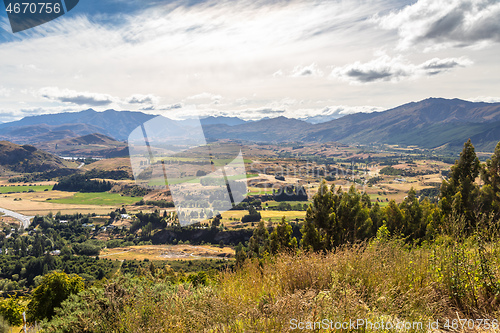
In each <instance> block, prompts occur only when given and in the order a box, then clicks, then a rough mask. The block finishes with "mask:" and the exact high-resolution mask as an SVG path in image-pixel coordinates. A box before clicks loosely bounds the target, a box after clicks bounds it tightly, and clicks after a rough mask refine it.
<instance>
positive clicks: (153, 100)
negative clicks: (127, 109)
mask: <svg viewBox="0 0 500 333" xmlns="http://www.w3.org/2000/svg"><path fill="white" fill-rule="evenodd" d="M159 100H160V98H159V97H158V96H155V95H152V94H148V95H141V94H134V95H132V96H130V97H128V98H127V99H126V102H127V103H129V104H158V102H159Z"/></svg>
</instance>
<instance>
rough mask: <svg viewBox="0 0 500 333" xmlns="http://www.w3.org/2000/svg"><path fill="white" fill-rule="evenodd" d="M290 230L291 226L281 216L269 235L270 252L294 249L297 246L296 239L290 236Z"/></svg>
mask: <svg viewBox="0 0 500 333" xmlns="http://www.w3.org/2000/svg"><path fill="white" fill-rule="evenodd" d="M292 232H293V230H292V226H291V225H290V224H288V222H287V221H286V220H285V217H284V216H283V217H282V218H281V222H280V223H279V224H278V225H277V226H276V228H274V230H273V232H272V233H271V235H270V237H269V239H270V248H271V253H273V254H274V253H278V252H281V251H292V250H294V249H295V248H296V247H297V239H296V238H295V237H293V238H292Z"/></svg>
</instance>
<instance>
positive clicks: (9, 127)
mask: <svg viewBox="0 0 500 333" xmlns="http://www.w3.org/2000/svg"><path fill="white" fill-rule="evenodd" d="M154 117H156V116H155V115H150V114H145V113H141V112H130V111H114V110H108V111H104V112H96V111H94V110H85V111H81V112H76V113H61V114H53V115H41V116H31V117H26V118H24V119H22V120H19V121H16V122H11V123H4V124H0V139H2V140H9V141H12V142H15V143H20V144H26V143H30V144H36V145H37V146H38V147H40V145H41V142H46V141H54V140H63V139H69V138H75V137H79V136H84V135H88V134H93V133H100V134H103V135H105V136H108V137H109V138H108V139H106V140H104V141H107V143H109V144H111V145H114V148H121V147H119V146H120V145H117V144H116V142H115V143H112V142H110V141H109V140H111V138H114V139H116V140H119V141H125V140H127V138H128V135H129V134H130V132H131V131H132V130H133V129H135V128H136V127H137V126H139V125H141V124H142V123H144V122H146V121H148V120H150V119H152V118H154ZM316 120H317V119H316ZM201 124H202V126H203V129H204V131H205V135H206V137H207V139H209V140H216V139H233V140H246V141H254V142H293V141H303V142H328V141H338V142H342V143H348V144H371V143H387V144H400V145H418V146H420V147H423V148H437V147H442V146H446V147H448V148H451V149H460V147H461V146H462V145H463V143H464V142H465V141H466V140H467V139H469V138H471V139H472V142H473V143H474V145H475V146H476V147H477V148H478V149H481V150H483V151H492V150H493V148H494V146H495V145H496V143H497V142H498V141H500V103H493V104H492V103H473V102H468V101H463V100H459V99H451V100H450V99H442V98H429V99H426V100H423V101H420V102H412V103H408V104H405V105H402V106H399V107H396V108H394V109H391V110H387V111H384V112H374V113H357V114H351V115H346V116H343V117H341V118H338V119H334V120H330V121H327V122H323V123H318V124H312V123H310V122H307V121H304V120H299V119H290V118H286V117H278V118H271V119H262V120H259V121H245V120H242V119H239V118H236V117H208V118H205V119H202V120H201ZM172 126H174V127H177V126H179V127H184V128H186V130H185V131H186V132H187V133H186V135H189V126H192V121H191V120H189V119H188V120H183V121H174V120H172ZM54 142H55V141H54ZM45 146H46V145H45Z"/></svg>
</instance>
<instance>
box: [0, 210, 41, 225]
mask: <svg viewBox="0 0 500 333" xmlns="http://www.w3.org/2000/svg"><path fill="white" fill-rule="evenodd" d="M0 213H4V214H5V216H10V217H13V218H15V219H16V220H18V221H19V222H21V225H22V226H23V227H24V229H26V228H28V227H29V225H30V223H31V221H30V220H31V219H32V218H34V216H26V215H23V214H19V213H16V212H13V211H11V210H8V209H4V208H0Z"/></svg>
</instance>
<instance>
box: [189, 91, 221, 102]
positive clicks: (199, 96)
mask: <svg viewBox="0 0 500 333" xmlns="http://www.w3.org/2000/svg"><path fill="white" fill-rule="evenodd" d="M187 99H188V100H211V101H219V100H221V99H222V96H221V95H215V94H211V93H207V92H203V93H200V94H196V95H193V96H189V97H188V98H187Z"/></svg>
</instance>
